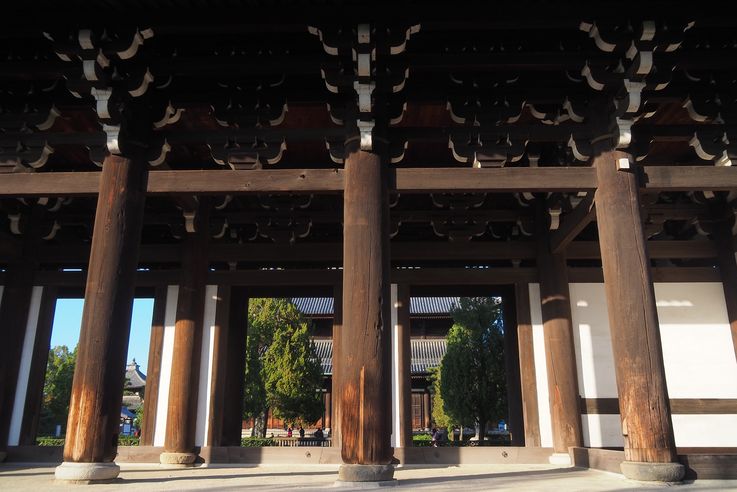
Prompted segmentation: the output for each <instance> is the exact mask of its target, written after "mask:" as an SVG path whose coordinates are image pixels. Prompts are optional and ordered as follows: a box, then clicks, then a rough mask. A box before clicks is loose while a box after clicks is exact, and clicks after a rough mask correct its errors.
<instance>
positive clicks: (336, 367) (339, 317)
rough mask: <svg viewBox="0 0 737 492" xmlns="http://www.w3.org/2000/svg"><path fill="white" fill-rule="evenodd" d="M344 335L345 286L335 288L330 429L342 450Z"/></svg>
mask: <svg viewBox="0 0 737 492" xmlns="http://www.w3.org/2000/svg"><path fill="white" fill-rule="evenodd" d="M341 333H343V284H339V285H336V286H335V287H334V288H333V376H332V381H331V385H332V390H333V395H336V396H334V397H333V399H332V400H333V401H332V406H331V407H332V408H331V411H332V418H331V419H330V420H331V421H332V422H331V423H332V427H331V428H330V437H331V438H330V444H331V445H332V446H333V447H339V448H342V445H343V444H342V440H341V435H340V395H341V394H342V393H343V391H342V386H341V382H340V381H341V379H340V376H341V374H342V371H341V369H340V362H341V360H342V358H343V357H342V355H343V353H342V351H341V345H340V343H341V342H340V336H341Z"/></svg>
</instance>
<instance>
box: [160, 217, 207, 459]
mask: <svg viewBox="0 0 737 492" xmlns="http://www.w3.org/2000/svg"><path fill="white" fill-rule="evenodd" d="M208 213H209V211H208V210H207V208H206V205H205V204H204V203H203V204H201V205H200V208H199V210H198V211H197V214H196V216H195V222H194V227H195V230H194V232H189V233H187V235H186V236H185V239H184V244H183V250H182V277H181V281H180V283H179V296H178V298H177V317H176V323H175V329H174V354H173V358H172V365H171V383H170V386H169V404H168V409H167V417H166V437H165V439H164V452H163V453H161V456H160V461H161V463H163V464H177V465H191V464H193V463H194V461H195V459H196V457H197V455H196V454H195V449H194V447H195V431H196V426H197V397H198V390H199V376H200V353H201V347H202V330H203V325H202V324H203V316H204V307H205V288H206V280H207V268H208V261H207V245H208V239H209V231H208V228H209V220H208Z"/></svg>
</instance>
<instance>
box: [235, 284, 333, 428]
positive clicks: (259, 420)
mask: <svg viewBox="0 0 737 492" xmlns="http://www.w3.org/2000/svg"><path fill="white" fill-rule="evenodd" d="M248 327H249V329H248V338H247V342H246V384H245V388H244V390H245V391H244V402H243V403H244V404H243V408H244V417H245V418H252V419H254V429H253V434H254V435H261V436H262V437H265V436H266V418H267V415H268V412H269V410H271V411H273V413H274V415H276V416H278V417H281V418H284V419H286V420H292V421H298V420H302V421H304V422H306V423H314V422H315V421H317V420H318V419H319V418H320V416H321V414H322V401H321V398H320V394H319V393H318V390H319V388H320V386H321V382H322V381H321V377H322V376H321V371H320V362H319V360H318V358H317V354H316V353H315V347H314V344H313V343H312V342H311V341H310V337H309V335H310V325H309V323H308V322H307V320H306V319H305V318H304V316H302V313H300V312H299V310H298V309H297V307H296V306H295V305H294V304H293V303H292V302H290V301H289V300H287V299H271V298H269V299H252V300H251V302H250V303H249V307H248Z"/></svg>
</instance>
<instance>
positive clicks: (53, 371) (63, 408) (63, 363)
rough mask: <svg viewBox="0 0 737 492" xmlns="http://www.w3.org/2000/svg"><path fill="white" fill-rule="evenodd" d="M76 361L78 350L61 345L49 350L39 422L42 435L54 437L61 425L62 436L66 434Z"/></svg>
mask: <svg viewBox="0 0 737 492" xmlns="http://www.w3.org/2000/svg"><path fill="white" fill-rule="evenodd" d="M76 361H77V349H76V348H75V349H74V351H72V352H70V351H69V348H68V347H67V346H65V345H61V346H57V347H54V348H52V349H51V350H49V361H48V363H47V365H46V378H45V379H44V390H43V407H42V409H41V419H40V422H39V434H40V435H47V436H49V435H54V433H55V431H56V426H57V425H61V428H62V434H64V433H65V430H66V425H67V415H68V414H69V400H70V399H71V396H72V380H73V379H74V364H75V363H76Z"/></svg>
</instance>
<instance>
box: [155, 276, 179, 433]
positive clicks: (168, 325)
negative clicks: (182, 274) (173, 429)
mask: <svg viewBox="0 0 737 492" xmlns="http://www.w3.org/2000/svg"><path fill="white" fill-rule="evenodd" d="M178 296H179V287H178V286H176V285H170V286H169V287H168V289H167V291H166V314H165V315H164V339H163V341H162V347H161V371H160V372H159V398H158V403H157V407H156V426H155V427H154V446H163V445H164V441H165V439H166V417H167V413H168V409H169V386H170V385H171V363H172V360H173V358H174V330H175V324H176V321H177V297H178Z"/></svg>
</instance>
